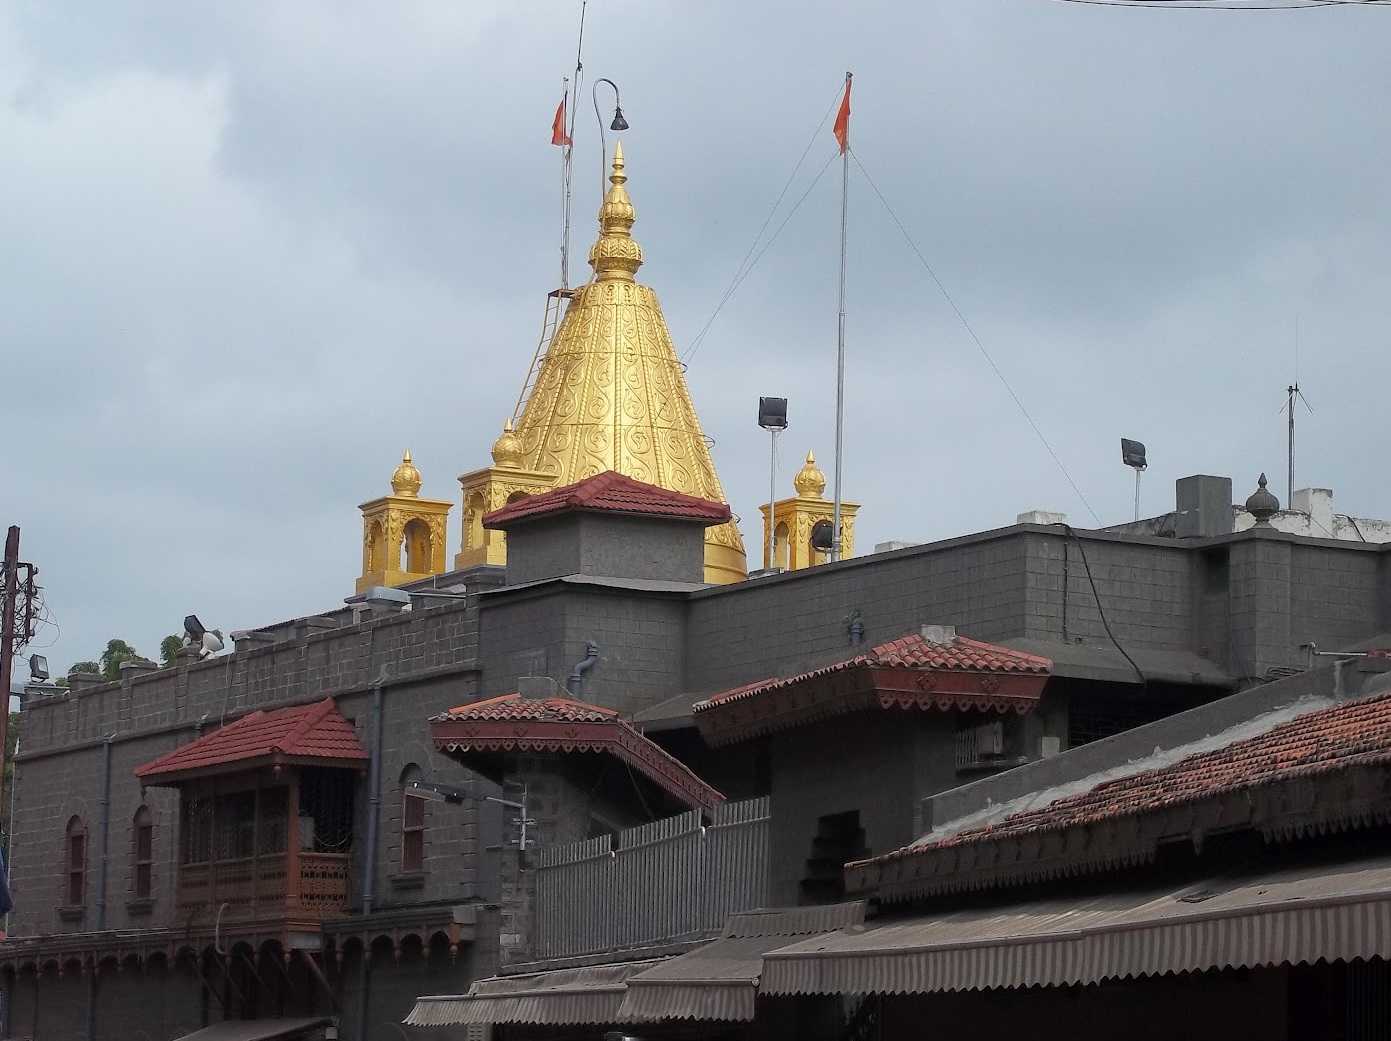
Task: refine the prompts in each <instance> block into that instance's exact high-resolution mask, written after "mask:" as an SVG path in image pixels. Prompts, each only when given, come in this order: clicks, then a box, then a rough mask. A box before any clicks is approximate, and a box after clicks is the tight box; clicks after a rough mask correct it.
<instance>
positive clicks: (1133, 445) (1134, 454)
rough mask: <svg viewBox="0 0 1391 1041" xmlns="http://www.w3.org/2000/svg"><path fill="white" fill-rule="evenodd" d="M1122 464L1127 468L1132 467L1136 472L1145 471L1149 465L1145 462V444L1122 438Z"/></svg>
mask: <svg viewBox="0 0 1391 1041" xmlns="http://www.w3.org/2000/svg"><path fill="white" fill-rule="evenodd" d="M1121 462H1123V463H1124V464H1125V465H1126V466H1132V467H1134V468H1135V469H1136V470H1143V469H1145V468H1146V467H1147V466H1149V464H1148V463H1147V462H1145V446H1144V444H1143V442H1140V441H1132V440H1130V438H1128V437H1123V438H1121Z"/></svg>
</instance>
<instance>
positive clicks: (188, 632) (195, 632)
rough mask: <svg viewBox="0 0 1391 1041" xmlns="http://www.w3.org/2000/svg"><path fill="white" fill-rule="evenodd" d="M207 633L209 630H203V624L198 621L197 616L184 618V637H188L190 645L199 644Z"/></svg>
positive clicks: (192, 615)
mask: <svg viewBox="0 0 1391 1041" xmlns="http://www.w3.org/2000/svg"><path fill="white" fill-rule="evenodd" d="M205 632H207V630H206V629H204V628H203V623H202V622H200V621H199V620H198V616H197V615H196V614H190V615H185V616H184V635H185V636H187V637H188V642H189V643H197V642H198V641H199V640H201V639H202V638H203V634H204V633H205Z"/></svg>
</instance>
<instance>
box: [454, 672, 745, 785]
mask: <svg viewBox="0 0 1391 1041" xmlns="http://www.w3.org/2000/svg"><path fill="white" fill-rule="evenodd" d="M430 733H431V736H432V737H433V738H434V741H435V747H436V748H438V749H439V750H440V751H442V752H450V753H453V754H455V755H461V754H462V755H467V754H470V753H483V754H487V753H494V752H511V751H528V752H550V753H561V754H569V753H573V752H606V753H608V754H610V755H612V756H614V757H615V758H617V759H619V760H621V761H622V762H624V763H626V764H627V765H628V766H630V767H632V768H633V769H635V770H638V771H640V772H641V773H643V774H644V775H645V776H646V777H647V778H648V780H650V781H652V782H653V783H654V784H656V785H657V786H658V787H660V788H662V789H663V790H665V791H667V792H669V793H670V794H672V795H674V796H675V797H676V798H677V799H679V800H681V801H682V802H684V803H685V804H686V805H687V806H692V807H699V808H701V809H710V808H711V807H713V806H715V805H716V804H717V803H721V802H723V801H724V796H723V795H721V794H720V793H719V792H718V791H716V790H715V789H714V788H712V787H711V786H710V785H708V784H706V783H705V781H704V780H702V779H701V778H700V777H699V776H698V775H697V774H696V773H695V772H694V771H693V770H691V768H690V767H688V766H687V765H686V764H685V763H683V762H681V760H679V759H677V758H676V757H675V756H673V755H671V754H670V753H669V752H667V751H666V749H664V748H662V747H661V746H660V745H658V744H657V743H655V742H654V741H652V740H651V739H650V738H648V737H645V736H644V735H643V734H642V733H641V732H640V731H638V730H636V729H635V728H634V727H633V726H632V725H630V724H629V723H628V722H627V721H625V720H624V719H623V718H622V717H621V716H620V715H619V714H618V713H617V712H615V711H614V710H613V709H608V708H603V707H601V706H599V705H591V704H589V703H588V702H584V701H575V700H572V699H571V698H560V697H556V698H524V697H522V696H521V695H520V694H504V695H502V696H501V697H496V698H489V699H488V700H486V701H475V702H473V703H472V704H470V705H459V706H458V707H456V708H452V709H450V710H449V711H447V712H441V713H440V714H439V715H438V716H434V717H432V718H431V720H430Z"/></svg>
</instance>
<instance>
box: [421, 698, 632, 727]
mask: <svg viewBox="0 0 1391 1041" xmlns="http://www.w3.org/2000/svg"><path fill="white" fill-rule="evenodd" d="M617 718H618V713H617V712H615V711H614V710H613V709H611V708H603V707H601V706H599V705H591V704H589V703H588V702H584V701H572V700H571V699H570V698H524V697H522V696H521V695H520V694H502V695H500V696H498V697H496V698H489V699H488V700H486V701H475V702H474V703H473V704H471V705H459V706H458V707H457V708H451V709H449V710H448V711H447V712H442V713H440V714H439V715H438V716H435V717H434V719H435V720H481V719H486V720H506V721H524V722H530V723H607V722H609V721H611V720H614V719H617Z"/></svg>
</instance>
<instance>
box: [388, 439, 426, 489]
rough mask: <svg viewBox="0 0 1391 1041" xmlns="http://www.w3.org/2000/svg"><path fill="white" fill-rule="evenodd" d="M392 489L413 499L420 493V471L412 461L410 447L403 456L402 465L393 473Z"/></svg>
mask: <svg viewBox="0 0 1391 1041" xmlns="http://www.w3.org/2000/svg"><path fill="white" fill-rule="evenodd" d="M391 490H392V491H393V492H395V493H396V494H397V495H404V496H407V497H409V498H412V499H413V498H415V497H416V496H417V495H419V494H420V471H419V470H417V469H416V468H415V464H414V463H412V462H411V453H410V449H409V448H408V449H406V451H405V453H404V454H403V455H402V456H401V465H400V466H398V467H397V468H396V471H395V472H394V473H393V474H392V475H391Z"/></svg>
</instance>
